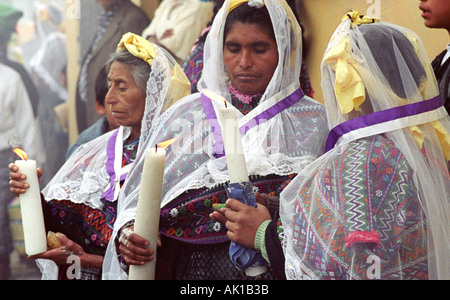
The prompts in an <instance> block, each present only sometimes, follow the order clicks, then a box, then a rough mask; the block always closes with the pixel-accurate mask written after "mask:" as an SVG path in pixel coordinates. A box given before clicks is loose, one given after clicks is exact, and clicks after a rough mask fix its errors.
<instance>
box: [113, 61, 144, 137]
mask: <svg viewBox="0 0 450 300" xmlns="http://www.w3.org/2000/svg"><path fill="white" fill-rule="evenodd" d="M108 88H109V90H108V94H106V97H105V106H106V105H109V106H110V109H111V112H112V115H113V117H114V119H115V121H116V123H117V124H118V125H120V126H129V127H131V128H132V132H133V133H134V134H138V135H139V134H140V129H141V122H142V118H143V116H144V109H145V94H144V93H142V92H141V90H140V89H139V86H138V85H137V84H136V82H135V81H134V79H133V76H132V75H131V73H130V71H129V70H128V68H127V67H126V66H125V65H124V64H122V63H120V62H117V61H115V62H113V63H112V65H111V68H110V70H109V73H108Z"/></svg>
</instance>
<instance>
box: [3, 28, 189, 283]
mask: <svg viewBox="0 0 450 300" xmlns="http://www.w3.org/2000/svg"><path fill="white" fill-rule="evenodd" d="M107 70H108V86H109V91H108V94H107V95H106V98H105V103H106V104H107V105H110V106H111V110H112V112H113V116H114V118H115V120H116V122H117V124H119V125H120V128H119V129H117V130H114V131H112V132H109V133H106V134H105V135H103V136H101V137H99V138H97V139H95V140H93V141H91V142H89V143H86V144H84V145H82V146H81V147H80V148H79V149H77V150H76V152H74V153H73V154H72V156H71V157H70V158H69V159H68V160H67V162H66V163H65V164H64V166H63V167H62V168H61V170H60V171H59V172H58V173H57V174H56V175H55V177H54V178H53V179H52V181H51V182H50V183H49V184H48V186H47V187H46V188H45V189H44V190H43V192H42V194H43V198H44V199H45V201H44V204H45V205H44V213H45V219H46V229H47V230H51V231H57V232H60V233H59V234H58V235H59V241H60V242H61V243H62V244H63V247H59V248H56V249H51V250H49V251H47V252H45V253H43V254H41V255H38V256H35V258H45V259H51V260H53V261H54V262H56V264H57V265H58V269H59V274H58V272H56V271H57V270H55V266H54V264H51V263H49V261H42V263H41V266H42V268H43V269H44V276H47V277H52V278H54V277H55V275H58V277H59V278H66V275H67V274H66V272H64V270H65V268H67V267H68V266H67V263H66V261H67V258H68V256H69V255H71V254H75V255H77V256H78V257H79V258H80V261H81V278H82V279H100V278H101V269H102V263H103V256H104V253H105V251H106V247H107V244H108V242H109V239H110V237H111V233H112V227H113V225H114V222H115V220H116V211H117V205H118V200H117V199H118V193H119V191H120V189H121V186H122V185H123V182H124V181H125V182H126V180H127V174H128V171H129V169H130V168H131V166H132V165H133V162H134V160H135V158H136V155H137V153H138V152H139V145H140V140H141V139H143V138H145V137H146V136H147V135H148V134H149V132H150V129H151V126H152V123H153V120H154V118H156V117H157V116H159V115H160V114H161V113H162V112H163V111H164V110H166V109H167V107H168V106H170V105H171V104H173V103H174V102H175V101H177V100H178V99H179V98H181V97H182V96H184V95H186V94H188V93H189V90H190V84H189V81H188V80H187V78H186V77H185V76H184V74H183V72H182V71H181V68H180V66H179V65H177V64H176V63H175V61H174V60H173V59H172V58H171V57H170V56H169V55H168V54H167V53H166V51H165V50H162V49H161V48H159V47H157V46H154V45H153V44H151V43H150V42H148V41H147V40H145V39H143V38H142V37H140V36H137V35H135V34H132V33H128V34H125V35H124V36H123V38H122V40H121V42H120V43H119V45H118V51H117V52H116V53H114V54H113V55H112V57H111V59H110V60H109V62H108V64H107ZM10 169H11V170H12V171H13V173H11V178H12V179H13V181H12V182H11V183H10V187H11V191H12V192H14V193H16V194H20V193H23V192H24V190H25V189H26V188H27V186H25V185H24V184H23V183H22V182H21V180H22V179H23V178H21V177H22V174H20V173H19V172H20V170H18V168H17V166H16V165H14V164H12V165H10ZM40 174H41V173H40ZM146 253H147V254H150V253H151V251H150V250H148V251H146Z"/></svg>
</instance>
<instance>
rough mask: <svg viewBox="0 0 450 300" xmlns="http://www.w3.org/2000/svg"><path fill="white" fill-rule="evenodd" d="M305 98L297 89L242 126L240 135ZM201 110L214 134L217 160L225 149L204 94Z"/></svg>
mask: <svg viewBox="0 0 450 300" xmlns="http://www.w3.org/2000/svg"><path fill="white" fill-rule="evenodd" d="M304 96H305V94H304V93H303V91H302V89H301V88H298V89H297V90H296V91H295V92H293V93H292V94H290V95H289V96H287V97H286V98H284V99H283V100H281V101H279V102H277V103H276V104H275V105H273V106H271V107H270V108H268V109H267V110H265V111H263V112H262V113H260V114H259V115H257V116H255V117H254V118H252V119H251V120H249V121H248V122H247V123H246V124H244V126H242V127H241V128H240V129H239V130H240V132H241V134H245V133H247V131H249V130H250V129H252V128H253V127H255V126H256V125H259V124H262V123H264V122H265V121H267V120H270V119H271V118H273V117H275V116H276V115H277V114H279V113H280V112H282V111H283V110H285V109H287V108H289V107H291V106H292V105H294V104H295V103H297V102H298V101H300V99H302V98H303V97H304ZM201 99H202V104H203V109H204V111H205V114H206V118H208V120H209V124H210V125H211V128H212V131H213V134H214V141H215V143H214V154H213V155H214V157H216V158H219V157H222V156H224V155H225V149H224V145H223V138H222V132H221V129H220V124H219V120H218V119H217V116H216V112H215V111H214V106H213V104H212V100H211V99H209V98H208V97H207V96H205V95H204V94H201Z"/></svg>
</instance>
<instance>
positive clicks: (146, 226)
mask: <svg viewBox="0 0 450 300" xmlns="http://www.w3.org/2000/svg"><path fill="white" fill-rule="evenodd" d="M174 141H175V139H172V140H169V141H166V142H163V143H160V144H158V145H156V146H155V148H150V149H147V152H146V154H145V160H144V167H143V170H142V178H141V187H140V191H139V198H138V204H137V210H136V220H135V222H134V232H135V233H136V234H138V235H139V236H141V237H143V238H145V239H146V240H148V241H149V242H150V247H153V249H154V257H155V259H154V260H152V261H151V262H147V263H146V264H145V265H142V266H138V265H131V266H130V271H129V276H128V279H129V280H154V279H155V268H156V254H157V251H156V250H157V245H156V243H157V239H158V231H159V214H160V208H161V200H162V187H163V179H164V168H165V162H166V151H165V150H164V149H165V148H166V147H168V146H169V145H170V144H171V143H173V142H174Z"/></svg>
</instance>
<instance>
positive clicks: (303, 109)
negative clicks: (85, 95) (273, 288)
mask: <svg viewBox="0 0 450 300" xmlns="http://www.w3.org/2000/svg"><path fill="white" fill-rule="evenodd" d="M300 68H301V30H300V26H299V25H298V23H297V21H296V19H295V16H294V14H293V13H292V11H291V10H290V8H289V6H288V5H287V4H286V3H285V2H284V1H279V0H266V1H264V2H263V1H248V2H247V1H234V0H233V1H230V0H228V1H225V3H224V5H223V6H222V8H221V10H220V11H219V13H218V14H217V16H216V18H215V19H214V22H213V25H212V28H211V31H210V33H209V34H208V38H207V40H206V44H205V67H204V70H203V75H202V79H201V81H200V85H199V88H200V90H201V91H202V93H198V94H194V95H191V96H188V97H185V98H184V99H182V100H181V101H179V102H177V103H176V104H175V105H174V106H172V107H171V108H170V109H169V110H168V111H167V112H166V113H165V114H164V115H163V116H161V117H160V118H159V119H158V120H157V122H156V124H155V126H154V127H153V128H154V132H153V133H152V135H151V136H150V137H149V139H148V141H147V142H146V145H147V147H151V146H152V145H154V144H155V142H157V141H159V140H164V139H170V138H174V137H177V138H178V139H177V141H176V142H175V143H174V144H172V146H171V147H170V148H169V149H168V151H167V158H166V169H165V176H164V185H163V199H162V204H161V207H162V210H161V222H160V233H161V242H162V246H161V248H160V249H158V260H157V263H156V278H157V279H158V278H161V279H162V278H172V279H173V278H175V279H239V278H250V277H249V276H247V274H246V273H245V272H244V271H245V270H246V269H245V270H243V269H241V268H239V269H238V268H236V267H235V265H234V264H233V262H232V261H231V260H230V257H229V250H230V240H229V238H228V236H227V229H226V228H225V226H222V225H221V224H220V223H219V222H216V221H215V220H213V219H211V218H209V214H210V213H211V212H212V211H213V208H212V206H213V204H215V203H224V202H225V201H226V199H227V195H226V193H225V188H224V187H225V186H226V185H227V182H228V181H229V180H230V174H229V172H228V169H227V161H226V157H225V156H224V145H223V139H222V134H221V127H220V124H219V122H218V120H217V118H216V116H217V115H218V113H219V110H220V109H221V108H224V107H225V105H226V106H227V107H228V108H234V109H235V112H236V118H237V119H238V123H239V126H240V127H241V129H240V132H241V138H242V144H243V153H244V155H245V159H246V167H247V168H246V169H247V172H248V175H249V179H250V181H251V182H252V184H253V188H254V190H255V191H257V192H258V195H259V198H261V199H264V200H266V199H269V200H270V195H276V194H278V193H279V192H280V191H281V190H282V188H283V186H284V184H285V182H286V181H287V180H289V179H290V176H292V175H293V174H296V173H298V172H300V171H301V170H302V169H303V168H304V167H305V166H306V165H308V164H309V163H310V162H311V161H313V160H314V159H315V158H317V157H318V156H319V155H321V154H322V151H323V146H324V141H325V136H326V133H327V128H326V120H325V115H324V113H325V112H324V108H323V106H322V105H321V104H319V103H318V102H316V101H315V100H313V99H311V98H309V97H307V96H304V94H303V92H302V90H301V88H300V84H299V75H300ZM214 95H216V96H218V95H220V97H223V99H224V100H225V102H223V101H217V100H215V99H214V98H216V96H214ZM228 154H229V155H231V154H233V153H228ZM142 163H143V161H142V160H141V161H139V162H138V163H136V165H135V166H138V165H139V164H142ZM244 167H245V166H242V168H243V169H244ZM132 174H133V172H132ZM132 177H133V181H136V182H139V180H140V177H139V176H132ZM130 179H131V177H130ZM138 192H139V185H138V184H133V182H132V181H128V183H126V185H125V186H124V187H123V190H122V191H121V195H120V196H119V197H124V200H123V201H122V199H121V203H123V204H124V206H121V207H120V208H119V212H118V218H117V221H116V224H115V230H116V232H117V237H118V240H119V241H121V242H120V245H119V248H120V249H123V250H124V251H121V252H122V254H124V253H125V255H124V256H123V258H124V260H125V262H127V263H128V264H134V263H137V262H138V261H144V260H145V259H144V258H142V257H140V252H142V251H141V250H142V249H143V248H142V247H140V246H139V245H138V244H136V243H134V239H135V237H136V236H137V235H136V234H135V233H131V234H130V231H129V230H130V229H128V228H132V227H130V226H129V225H130V221H131V222H132V221H133V219H134V217H135V215H136V202H137V194H138ZM267 205H268V206H272V205H273V206H274V208H275V209H277V207H278V205H277V204H276V203H268V204H267ZM261 209H265V210H267V208H265V207H264V206H261ZM124 225H125V228H127V230H125V229H124V228H123V227H124ZM127 226H128V227H127ZM124 232H125V233H124ZM127 237H128V238H127ZM110 246H111V249H110V251H108V253H107V255H106V257H105V262H106V259H110V260H109V261H108V266H109V268H110V271H109V272H108V271H106V270H105V271H104V275H106V276H105V278H109V279H118V278H127V274H126V272H125V271H126V269H125V271H124V270H122V269H121V268H120V267H119V261H118V259H117V257H116V245H114V244H112V243H110ZM151 247H156V245H151ZM138 250H139V251H138ZM147 260H148V257H147ZM253 275H254V274H251V276H253ZM259 278H276V277H275V275H274V274H273V273H272V272H271V270H270V268H268V271H267V272H266V273H264V274H260V275H259Z"/></svg>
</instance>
